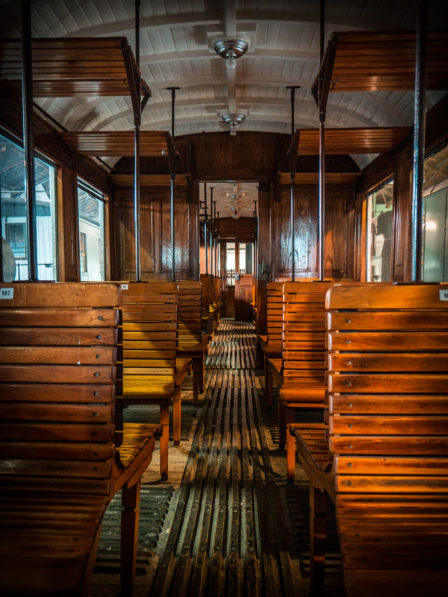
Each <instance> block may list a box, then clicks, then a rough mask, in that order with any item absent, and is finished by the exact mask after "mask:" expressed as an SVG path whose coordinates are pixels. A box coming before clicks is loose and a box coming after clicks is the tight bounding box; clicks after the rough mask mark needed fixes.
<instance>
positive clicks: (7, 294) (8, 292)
mask: <svg viewBox="0 0 448 597" xmlns="http://www.w3.org/2000/svg"><path fill="white" fill-rule="evenodd" d="M13 298H14V288H0V299H13ZM447 300H448V299H447Z"/></svg>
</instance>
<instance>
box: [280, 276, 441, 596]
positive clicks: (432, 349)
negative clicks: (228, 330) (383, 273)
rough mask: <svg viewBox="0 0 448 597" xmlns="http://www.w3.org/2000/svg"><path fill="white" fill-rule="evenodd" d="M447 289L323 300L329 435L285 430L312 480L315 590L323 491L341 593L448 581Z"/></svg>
mask: <svg viewBox="0 0 448 597" xmlns="http://www.w3.org/2000/svg"><path fill="white" fill-rule="evenodd" d="M446 289H447V286H446V285H445V286H444V287H443V286H439V285H436V284H431V285H429V284H428V285H417V284H413V285H390V284H369V285H365V284H364V285H361V284H356V285H353V286H351V287H350V286H335V287H334V288H333V289H331V290H330V291H329V293H328V295H327V300H326V303H327V309H328V314H327V317H328V322H327V328H328V332H327V345H328V395H327V400H328V423H329V428H328V433H326V432H325V430H322V431H321V432H320V435H319V437H318V438H317V442H316V438H314V439H315V443H314V444H313V443H312V442H310V441H309V437H308V435H309V430H305V431H303V430H301V429H294V426H292V429H291V431H292V432H293V433H295V434H296V435H297V439H296V447H297V451H298V454H299V458H300V461H301V463H302V464H303V467H304V469H305V471H306V473H307V474H308V476H309V478H310V483H311V503H312V508H311V510H312V521H311V522H312V524H311V537H310V542H311V548H312V549H311V551H312V553H311V581H312V588H313V592H314V594H322V593H323V572H324V570H323V568H324V562H325V551H324V545H323V543H324V535H325V500H324V493H323V492H326V493H327V494H328V495H329V496H330V497H331V499H332V500H333V501H334V502H335V509H336V517H337V525H338V531H339V540H340V544H341V550H342V562H343V570H344V582H345V587H346V592H347V595H348V597H358V596H359V595H362V596H363V597H364V596H365V597H371V596H374V595H375V596H377V595H382V596H384V597H389V596H390V597H392V596H396V595H406V596H410V597H417V596H422V595H425V596H431V597H435V596H438V595H440V591H441V590H443V587H445V586H446V585H447V583H448V566H447V562H448V301H447V300H440V291H441V290H445V293H446V292H447V290H446ZM326 435H328V443H327V442H326V441H325V440H326ZM292 441H294V440H293V439H292ZM316 446H317V449H316ZM325 448H326V449H327V452H326V454H323V452H325Z"/></svg>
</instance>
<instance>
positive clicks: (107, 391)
mask: <svg viewBox="0 0 448 597" xmlns="http://www.w3.org/2000/svg"><path fill="white" fill-rule="evenodd" d="M78 381H79V380H78ZM114 397H115V388H114V387H113V386H111V385H101V384H95V385H94V386H92V385H90V384H85V385H81V384H79V383H76V384H68V383H61V384H57V385H56V384H54V383H48V384H46V383H42V384H35V383H26V384H20V383H10V384H6V383H3V384H0V401H2V400H14V401H15V402H69V403H76V402H80V403H81V402H92V400H94V401H95V402H111V401H113V400H114Z"/></svg>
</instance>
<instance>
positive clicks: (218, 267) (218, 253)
mask: <svg viewBox="0 0 448 597" xmlns="http://www.w3.org/2000/svg"><path fill="white" fill-rule="evenodd" d="M219 213H220V212H219V211H218V212H217V214H216V271H217V274H218V277H219V278H221V241H220V239H219Z"/></svg>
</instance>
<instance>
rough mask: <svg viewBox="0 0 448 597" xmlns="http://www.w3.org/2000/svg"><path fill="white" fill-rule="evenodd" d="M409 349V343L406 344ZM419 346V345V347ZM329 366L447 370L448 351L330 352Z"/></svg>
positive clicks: (363, 369)
mask: <svg viewBox="0 0 448 597" xmlns="http://www.w3.org/2000/svg"><path fill="white" fill-rule="evenodd" d="M407 348H408V349H409V348H410V347H409V343H408V345H407ZM419 348H420V347H419ZM328 359H329V366H330V367H331V369H336V370H337V371H341V372H346V371H374V372H381V371H390V372H391V373H394V372H400V371H415V370H416V368H417V367H418V366H420V367H424V369H425V371H448V353H442V352H438V353H436V354H434V353H430V352H426V353H419V352H400V353H396V354H394V353H390V352H389V353H387V352H386V353H380V352H375V353H367V354H366V353H364V354H363V355H362V356H360V355H358V354H351V353H345V354H331V355H329V356H328Z"/></svg>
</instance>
